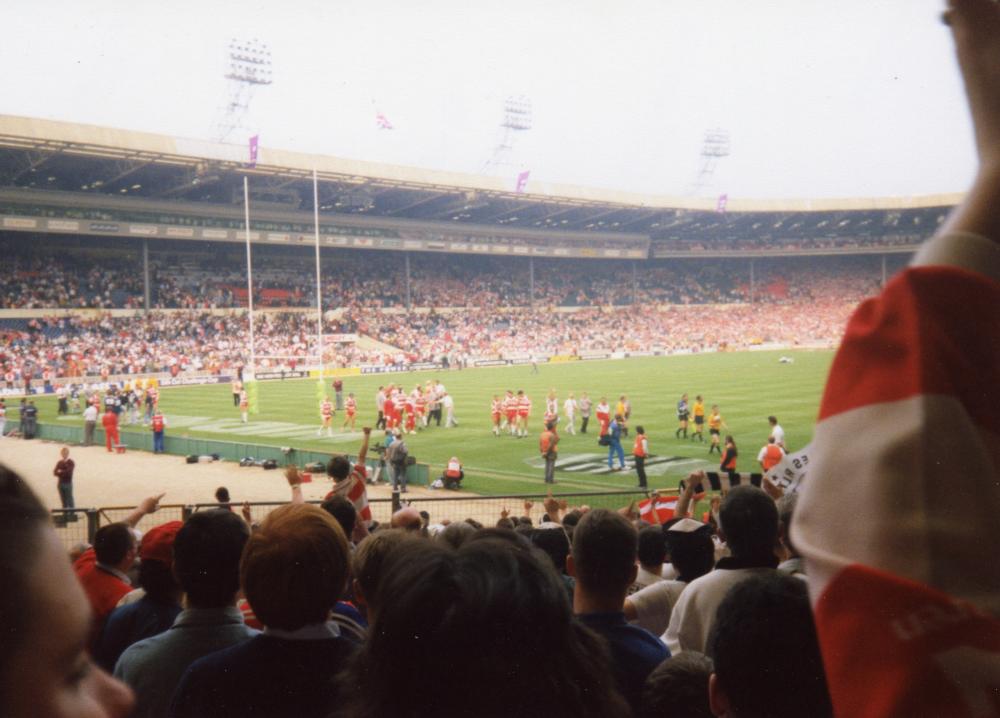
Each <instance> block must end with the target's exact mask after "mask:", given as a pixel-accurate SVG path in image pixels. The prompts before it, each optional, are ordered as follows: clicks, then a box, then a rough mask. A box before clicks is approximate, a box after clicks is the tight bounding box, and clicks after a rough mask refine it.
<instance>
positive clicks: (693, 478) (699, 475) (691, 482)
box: [684, 471, 705, 496]
mask: <svg viewBox="0 0 1000 718" xmlns="http://www.w3.org/2000/svg"><path fill="white" fill-rule="evenodd" d="M704 480H705V472H704V471H692V472H691V473H690V474H688V475H687V480H686V481H685V482H684V493H685V494H687V495H688V496H694V490H695V487H697V486H701V484H702V482H703V481H704Z"/></svg>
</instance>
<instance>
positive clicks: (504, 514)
mask: <svg viewBox="0 0 1000 718" xmlns="http://www.w3.org/2000/svg"><path fill="white" fill-rule="evenodd" d="M508 516H510V511H509V510H508V509H507V507H506V506H504V507H503V508H502V509H500V518H502V519H505V518H507V517H508Z"/></svg>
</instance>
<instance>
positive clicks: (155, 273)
mask: <svg viewBox="0 0 1000 718" xmlns="http://www.w3.org/2000/svg"><path fill="white" fill-rule="evenodd" d="M156 246H157V245H155V244H154V245H152V247H151V251H150V266H149V268H150V273H149V280H150V281H149V296H150V307H151V308H155V309H191V310H195V309H229V308H236V307H244V306H246V305H247V278H246V257H245V255H244V254H242V253H241V252H240V251H239V249H237V248H233V247H230V246H225V247H219V246H216V245H212V246H211V248H210V249H209V250H207V251H205V250H200V251H195V250H193V249H188V250H187V251H183V249H184V248H183V247H182V248H180V249H178V250H177V251H162V250H160V251H158V250H157V249H156ZM294 249H295V250H297V251H292V249H291V248H287V249H286V248H275V247H265V248H261V249H258V250H255V252H254V255H253V256H254V269H253V285H254V304H255V306H257V307H264V308H307V307H314V306H316V298H315V286H316V279H315V277H316V275H315V265H314V263H313V256H312V255H311V254H310V253H308V252H306V251H304V248H294ZM0 251H3V253H4V257H5V271H4V272H3V275H2V276H0V309H50V308H51V309H85V308H93V309H116V308H140V307H143V306H144V304H145V291H144V272H143V263H142V258H141V255H140V253H139V252H138V251H137V250H136V248H135V246H134V245H130V244H128V243H125V242H121V241H116V242H111V241H110V240H109V241H108V242H107V243H106V244H99V245H98V249H87V248H86V247H85V246H82V247H81V246H77V245H73V246H65V247H62V246H61V245H60V243H59V242H58V241H57V240H54V239H48V240H46V241H24V240H21V239H20V238H19V237H18V236H17V235H8V236H7V237H5V238H2V239H0ZM323 257H324V258H323V263H322V266H321V277H322V282H321V287H322V293H323V297H322V298H323V306H324V308H326V309H337V308H342V307H352V306H364V307H367V308H399V307H405V306H406V300H407V280H406V270H405V263H406V258H405V256H404V255H403V254H402V253H399V252H386V251H382V252H379V251H374V250H354V251H348V250H339V251H327V252H324V255H323ZM409 261H410V280H409V299H410V305H411V306H416V307H435V308H444V307H518V306H526V305H528V304H529V303H530V300H531V298H532V293H531V286H532V279H531V275H532V272H531V271H530V269H529V264H528V260H527V259H524V258H496V257H486V256H482V257H469V256H455V255H448V254H426V253H424V254H421V253H413V254H411V255H410V259H409ZM902 263H903V260H902V259H896V258H891V259H890V262H889V264H890V269H891V270H893V271H894V270H895V269H898V268H899V267H900V266H901V265H902ZM533 276H534V282H533V285H534V300H535V303H536V304H537V305H542V306H561V307H574V306H576V307H589V306H606V305H615V306H621V305H631V304H645V305H651V304H712V303H715V304H723V303H732V302H745V301H749V300H750V299H751V298H752V299H753V300H754V301H757V302H782V301H785V300H787V299H789V298H792V299H794V298H805V297H808V296H810V295H811V294H813V293H815V292H816V291H817V290H816V285H817V282H819V281H832V282H835V283H838V286H836V287H834V288H833V290H834V292H836V293H838V294H839V295H840V296H841V297H843V298H844V299H845V300H846V301H856V300H857V299H859V298H861V297H863V296H868V295H870V294H871V293H872V292H874V291H875V289H877V283H878V280H879V279H880V276H881V266H880V258H878V257H865V256H855V257H810V258H787V259H768V260H759V261H757V262H756V266H755V271H754V273H753V277H752V278H751V268H750V260H748V259H728V260H684V261H678V260H641V261H636V262H632V261H623V260H607V261H598V260H573V259H561V260H556V259H538V260H535V261H534V271H533ZM828 298H829V297H828Z"/></svg>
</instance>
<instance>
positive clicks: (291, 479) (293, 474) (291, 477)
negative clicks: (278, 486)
mask: <svg viewBox="0 0 1000 718" xmlns="http://www.w3.org/2000/svg"><path fill="white" fill-rule="evenodd" d="M285 478H286V479H288V485H289V486H291V487H292V488H293V489H294V488H295V487H296V486H299V485H301V484H302V475H301V474H299V467H298V466H296V465H295V464H289V465H288V466H286V467H285Z"/></svg>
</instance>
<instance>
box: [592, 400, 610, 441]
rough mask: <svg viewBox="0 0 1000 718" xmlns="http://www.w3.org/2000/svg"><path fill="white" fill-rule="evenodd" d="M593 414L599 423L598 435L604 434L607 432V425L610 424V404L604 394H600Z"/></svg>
mask: <svg viewBox="0 0 1000 718" xmlns="http://www.w3.org/2000/svg"><path fill="white" fill-rule="evenodd" d="M594 416H595V417H597V423H598V424H600V425H601V433H600V434H599V436H604V435H605V434H607V433H608V426H609V425H610V424H611V406H610V405H609V404H608V398H607V397H606V396H602V397H601V401H600V402H599V403H598V404H597V406H596V407H594Z"/></svg>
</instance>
